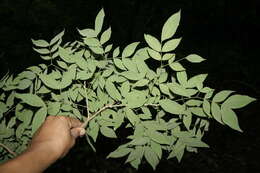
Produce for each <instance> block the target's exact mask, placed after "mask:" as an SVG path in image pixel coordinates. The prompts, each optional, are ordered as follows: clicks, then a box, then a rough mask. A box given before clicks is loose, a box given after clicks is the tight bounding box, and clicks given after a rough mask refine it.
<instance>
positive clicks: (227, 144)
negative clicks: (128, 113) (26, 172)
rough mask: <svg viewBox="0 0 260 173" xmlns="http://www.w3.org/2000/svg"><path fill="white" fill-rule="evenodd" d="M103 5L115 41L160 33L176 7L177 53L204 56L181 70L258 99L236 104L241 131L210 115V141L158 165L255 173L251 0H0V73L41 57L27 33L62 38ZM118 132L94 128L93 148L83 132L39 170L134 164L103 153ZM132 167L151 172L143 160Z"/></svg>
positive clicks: (258, 168)
mask: <svg viewBox="0 0 260 173" xmlns="http://www.w3.org/2000/svg"><path fill="white" fill-rule="evenodd" d="M102 7H103V8H104V10H105V13H106V17H105V22H106V23H105V24H106V26H108V25H109V24H110V25H111V27H112V41H113V43H114V44H115V45H114V46H118V45H120V46H121V47H123V46H125V45H127V44H129V43H131V42H133V41H141V42H144V39H143V33H149V34H152V35H154V36H156V37H158V36H159V35H160V32H161V28H162V25H163V23H164V22H165V21H166V20H167V18H168V17H169V16H171V15H172V14H173V13H175V12H177V11H178V10H179V9H181V22H180V26H179V28H178V30H177V36H181V37H182V42H181V44H180V45H179V47H178V48H177V49H176V53H177V54H178V55H179V56H186V55H188V54H191V53H197V54H199V55H200V56H202V57H203V58H206V59H207V61H204V62H203V63H200V64H198V65H197V64H195V65H194V64H192V65H189V64H187V68H188V70H189V71H188V73H192V74H198V73H208V74H209V75H208V78H207V81H206V83H207V85H209V86H211V87H213V88H215V89H216V90H217V91H218V90H223V89H231V90H236V91H237V92H238V93H240V94H246V95H249V96H251V97H255V98H257V99H258V101H256V102H253V103H252V104H250V105H248V106H247V107H245V108H243V109H240V110H238V111H236V113H237V115H238V119H239V122H240V126H241V128H242V130H243V131H244V132H243V133H239V132H237V131H234V130H232V129H230V128H228V127H226V126H222V125H220V124H218V123H216V122H214V121H212V122H211V124H210V130H209V132H208V133H207V134H206V135H205V136H204V138H203V140H204V141H205V142H206V143H208V144H209V145H210V148H208V149H204V148H203V149H200V150H199V153H197V154H194V153H188V152H186V153H185V154H184V157H183V159H182V162H181V163H180V164H179V163H178V162H177V160H176V159H171V160H166V159H165V158H164V159H162V160H161V162H160V164H159V165H158V167H157V170H156V172H160V173H166V172H167V173H168V172H175V173H191V172H192V173H197V172H200V173H230V172H237V173H247V172H250V173H257V172H260V164H259V162H260V159H259V156H260V135H259V132H260V111H259V107H260V105H259V99H260V87H259V86H260V78H259V76H258V75H259V74H260V67H259V65H260V64H259V61H258V59H259V55H258V52H259V49H258V47H259V39H257V35H258V32H259V29H260V28H259V19H258V17H257V7H259V5H258V3H257V0H248V1H242V0H215V1H209V0H121V1H117V0H114V1H112V0H74V1H71V0H0V77H2V76H3V75H4V74H5V73H6V72H8V71H9V72H11V73H17V72H19V71H21V70H23V69H24V68H26V67H28V66H30V65H33V64H38V63H39V62H41V60H40V57H39V56H38V54H36V53H35V52H34V51H33V50H32V43H31V40H30V39H31V38H34V39H45V40H50V39H51V38H53V36H55V35H56V34H57V33H59V32H60V31H62V29H63V28H65V29H66V33H65V41H69V40H71V41H72V40H74V39H76V38H78V34H77V30H76V28H80V29H83V28H87V27H91V26H93V24H94V20H95V16H96V14H97V13H98V11H99V10H100V9H101V8H102ZM118 142H120V140H119V139H116V140H115V139H114V140H111V139H108V138H103V137H101V135H100V136H99V138H98V140H97V144H96V149H97V153H94V152H93V151H92V150H91V148H90V147H89V146H88V144H87V142H86V141H85V140H84V139H80V140H79V141H78V142H77V144H76V146H75V147H74V148H73V149H72V150H71V151H70V153H69V154H68V155H67V156H66V157H65V158H63V159H61V160H59V161H58V162H56V163H55V164H53V165H52V166H51V167H50V168H48V169H47V170H46V172H47V173H48V172H56V173H60V172H62V173H68V172H77V173H81V172H86V173H110V172H114V173H117V172H125V173H132V172H136V171H135V170H134V169H133V168H131V166H130V165H128V164H126V165H124V159H109V160H106V159H105V158H106V155H107V154H108V153H109V152H111V151H112V150H114V149H115V148H116V147H117V146H118V144H117V143H118ZM138 172H152V168H151V167H150V166H149V165H148V164H142V165H141V167H140V169H139V170H138Z"/></svg>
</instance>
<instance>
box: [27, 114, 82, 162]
mask: <svg viewBox="0 0 260 173" xmlns="http://www.w3.org/2000/svg"><path fill="white" fill-rule="evenodd" d="M81 125H82V123H81V122H80V121H79V120H77V119H74V118H70V117H65V116H48V117H47V119H46V120H45V122H44V123H43V124H42V126H41V127H40V128H39V129H38V130H37V131H36V132H35V134H34V136H33V138H32V141H31V143H30V147H29V148H28V150H34V149H36V148H37V149H39V148H40V149H42V150H43V151H46V152H49V153H50V154H53V155H54V156H55V158H56V159H58V158H62V157H64V156H65V155H66V154H67V153H68V151H69V150H70V148H71V147H72V146H73V145H74V144H75V140H76V138H77V137H79V136H83V135H84V134H85V129H84V128H82V127H81Z"/></svg>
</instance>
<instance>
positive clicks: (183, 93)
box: [168, 82, 192, 97]
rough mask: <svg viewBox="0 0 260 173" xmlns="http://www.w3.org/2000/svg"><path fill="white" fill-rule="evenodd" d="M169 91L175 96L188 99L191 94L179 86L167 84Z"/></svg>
mask: <svg viewBox="0 0 260 173" xmlns="http://www.w3.org/2000/svg"><path fill="white" fill-rule="evenodd" d="M168 87H169V89H170V90H171V91H172V92H173V93H174V94H177V95H181V96H185V97H190V96H191V95H192V93H189V92H188V90H187V89H185V88H184V87H183V86H181V85H179V84H178V83H176V82H175V83H169V84H168Z"/></svg>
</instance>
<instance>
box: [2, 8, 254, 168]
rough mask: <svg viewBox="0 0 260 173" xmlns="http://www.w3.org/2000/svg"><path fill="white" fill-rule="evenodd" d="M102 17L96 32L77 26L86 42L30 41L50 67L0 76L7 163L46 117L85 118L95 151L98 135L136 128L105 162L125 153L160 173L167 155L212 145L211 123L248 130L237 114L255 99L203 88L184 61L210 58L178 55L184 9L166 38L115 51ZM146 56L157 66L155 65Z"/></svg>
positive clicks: (58, 38) (174, 17)
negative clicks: (207, 134) (208, 137)
mask: <svg viewBox="0 0 260 173" xmlns="http://www.w3.org/2000/svg"><path fill="white" fill-rule="evenodd" d="M104 17H105V14H104V10H103V9H102V10H101V11H100V12H99V13H98V15H97V17H96V20H95V25H94V29H92V28H87V29H78V31H79V34H80V36H81V39H80V40H77V41H74V42H67V43H65V44H62V37H63V35H64V31H62V32H61V33H59V34H58V35H56V36H55V37H54V38H53V39H52V40H50V41H49V42H48V41H45V40H34V39H32V43H33V45H34V47H33V49H34V50H35V51H36V52H38V53H39V54H40V57H41V58H42V59H43V60H46V64H39V65H37V66H31V67H28V68H27V69H25V70H24V71H23V72H21V73H20V74H18V75H17V76H14V75H9V74H7V75H6V76H4V77H3V78H2V79H1V83H0V88H1V96H0V120H1V121H0V132H1V133H0V141H1V146H2V148H1V149H0V154H1V155H0V156H1V160H3V161H4V160H7V159H9V158H10V157H12V154H15V153H20V152H22V151H23V150H24V149H25V148H26V146H27V144H28V141H29V140H30V139H31V137H32V135H33V134H34V132H35V131H36V130H37V129H38V128H39V126H40V125H41V124H42V122H43V121H44V119H45V118H46V116H47V115H57V116H60V115H64V116H70V117H75V118H78V119H80V120H81V121H84V124H83V126H84V127H85V128H86V129H87V134H86V139H87V141H88V143H89V144H90V146H91V147H92V148H93V150H94V151H95V148H94V145H93V143H95V142H97V137H98V135H100V134H101V135H104V136H106V137H108V138H117V137H118V134H117V129H118V128H119V127H124V128H128V129H131V131H132V134H131V135H130V136H127V137H126V140H127V141H128V142H127V143H124V144H122V145H120V146H119V147H118V148H117V149H116V150H115V151H113V152H111V153H110V154H109V155H108V156H107V158H119V157H124V156H126V157H127V159H126V162H125V163H130V164H131V165H132V166H133V167H134V168H136V169H138V167H139V165H140V164H141V161H142V159H145V160H146V161H147V162H148V163H149V164H150V165H151V166H152V167H153V169H156V166H157V165H158V163H159V161H160V160H161V159H162V157H163V156H167V159H171V158H174V157H176V158H177V159H178V161H179V162H180V161H181V159H182V156H183V154H184V151H189V152H195V153H196V152H197V150H198V148H200V147H209V146H208V145H207V144H206V143H205V142H203V141H202V137H203V135H204V133H205V132H206V131H208V129H209V121H210V120H211V119H215V120H216V121H218V122H219V123H221V124H223V125H227V126H229V127H231V128H232V129H234V130H237V131H240V132H242V130H241V128H240V127H239V124H238V119H237V116H236V114H235V112H234V109H238V108H241V107H244V106H246V105H247V104H249V103H251V102H252V101H254V100H255V99H254V98H251V97H249V96H246V95H240V94H235V92H234V91H230V90H224V91H220V92H217V93H216V92H214V89H212V88H210V87H207V86H205V84H204V81H205V79H206V77H207V74H198V75H195V76H192V77H188V74H187V70H186V68H185V66H183V65H182V64H181V61H188V62H191V63H200V62H202V61H204V60H205V59H204V58H202V57H200V56H199V55H197V54H190V55H188V56H186V57H183V58H179V57H178V56H177V55H176V54H175V53H174V50H175V49H176V48H177V46H178V45H179V43H180V41H181V38H173V36H174V35H175V32H176V30H177V28H178V25H179V22H180V11H179V12H177V13H175V14H173V15H172V16H171V17H170V18H169V19H168V20H167V21H166V22H165V24H164V25H163V28H162V33H161V39H160V40H159V39H157V38H155V37H154V36H152V35H150V34H144V39H145V42H146V43H147V44H148V46H147V47H144V48H138V47H139V42H133V43H131V44H129V45H127V46H126V47H125V48H123V49H120V47H116V48H113V44H111V43H109V40H110V38H111V33H112V31H111V27H107V28H105V29H103V28H104V27H103V21H104ZM148 59H153V60H154V61H155V62H156V63H155V64H153V66H151V65H150V64H147V60H148ZM12 151H14V152H15V153H13V152H12Z"/></svg>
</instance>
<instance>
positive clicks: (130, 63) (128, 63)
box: [122, 58, 137, 72]
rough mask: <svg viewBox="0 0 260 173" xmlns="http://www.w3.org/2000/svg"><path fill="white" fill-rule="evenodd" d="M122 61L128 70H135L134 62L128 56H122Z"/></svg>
mask: <svg viewBox="0 0 260 173" xmlns="http://www.w3.org/2000/svg"><path fill="white" fill-rule="evenodd" d="M122 62H123V64H124V66H125V67H126V68H127V69H128V70H129V71H134V72H137V67H136V64H135V63H134V62H133V61H132V60H130V59H129V58H122Z"/></svg>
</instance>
